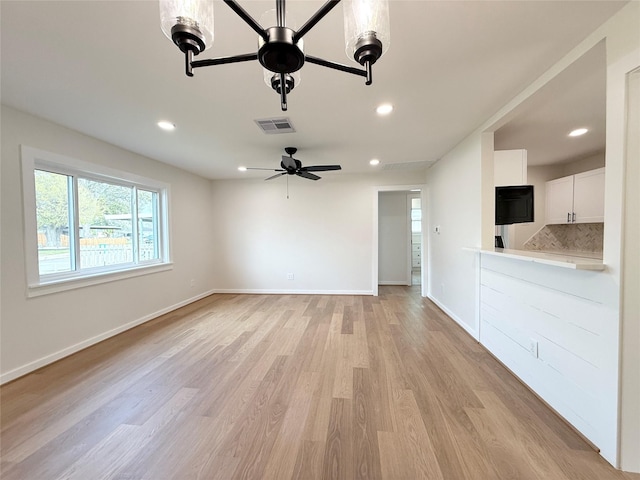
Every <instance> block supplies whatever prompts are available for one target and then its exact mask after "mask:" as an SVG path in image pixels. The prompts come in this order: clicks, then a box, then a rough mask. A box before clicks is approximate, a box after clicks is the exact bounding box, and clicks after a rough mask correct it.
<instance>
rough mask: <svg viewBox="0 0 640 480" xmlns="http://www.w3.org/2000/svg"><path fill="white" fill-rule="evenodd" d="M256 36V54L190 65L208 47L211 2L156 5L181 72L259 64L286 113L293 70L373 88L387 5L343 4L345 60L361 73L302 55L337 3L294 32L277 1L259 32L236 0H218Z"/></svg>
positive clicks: (364, 0) (369, 1)
mask: <svg viewBox="0 0 640 480" xmlns="http://www.w3.org/2000/svg"><path fill="white" fill-rule="evenodd" d="M223 1H224V3H226V4H227V5H228V6H229V7H230V8H231V9H232V10H233V11H234V12H235V13H236V14H237V15H238V16H239V17H240V18H241V19H242V20H244V21H245V23H246V24H247V25H249V26H250V27H251V28H252V29H253V30H254V31H255V32H256V33H257V34H258V51H257V52H256V53H247V54H242V55H234V56H231V57H222V58H211V59H207V60H193V57H194V56H196V55H198V54H199V53H201V52H203V51H204V50H206V49H207V48H209V47H210V46H211V45H212V44H213V1H212V0H160V21H161V26H162V31H163V32H164V34H165V35H166V36H167V37H168V38H169V39H171V40H172V41H173V43H175V44H176V45H177V47H178V48H179V49H180V50H181V51H182V52H183V53H184V58H185V73H186V75H187V76H189V77H192V76H193V69H194V68H199V67H208V66H211V65H222V64H225V63H238V62H248V61H252V60H258V61H259V62H260V64H261V65H262V66H263V67H264V69H265V81H266V82H267V85H269V86H270V87H271V88H273V89H274V90H275V91H276V92H277V93H278V94H279V95H280V105H281V108H282V110H283V111H286V110H287V94H288V93H290V92H291V90H293V88H294V87H295V86H296V84H297V83H299V75H298V73H297V72H298V70H300V69H301V68H302V66H303V65H304V63H305V62H309V63H314V64H316V65H320V66H323V67H328V68H332V69H334V70H339V71H341V72H346V73H351V74H353V75H359V76H362V77H365V79H366V80H365V84H366V85H371V83H372V69H371V67H372V65H373V64H374V63H376V61H377V60H378V59H379V58H380V57H381V56H382V55H383V54H384V53H385V52H386V50H387V49H388V48H389V3H388V0H344V1H343V10H344V35H345V44H346V51H347V57H348V58H353V59H354V60H355V61H356V62H358V63H359V64H360V65H361V66H362V67H364V69H361V68H356V67H351V66H348V65H342V64H339V63H335V62H330V61H328V60H324V59H322V58H318V57H313V56H311V55H305V53H304V42H303V37H304V36H305V34H307V33H308V32H309V30H311V29H312V28H313V27H314V26H315V25H316V24H317V23H318V22H319V21H320V20H322V18H324V16H325V15H327V14H328V13H329V12H330V11H331V10H332V9H333V8H334V7H335V6H336V5H337V4H338V3H340V0H329V1H327V2H326V3H325V4H324V5H323V6H322V7H321V8H320V9H319V10H318V11H317V12H316V13H314V14H313V15H312V16H311V18H310V19H309V20H307V22H306V23H305V24H304V25H303V26H302V27H300V28H299V29H298V30H294V29H293V28H290V27H288V26H287V22H286V18H285V0H276V10H275V20H274V22H275V25H273V26H269V27H267V28H264V27H263V26H262V25H260V24H259V23H258V22H257V21H256V20H254V19H253V18H252V17H251V15H249V14H248V13H247V11H246V10H244V9H243V8H242V7H241V6H240V5H239V4H238V2H237V1H235V0H223Z"/></svg>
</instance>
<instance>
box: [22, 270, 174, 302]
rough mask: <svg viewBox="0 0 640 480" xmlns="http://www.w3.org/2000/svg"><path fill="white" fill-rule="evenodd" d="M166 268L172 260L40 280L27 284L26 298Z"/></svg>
mask: <svg viewBox="0 0 640 480" xmlns="http://www.w3.org/2000/svg"><path fill="white" fill-rule="evenodd" d="M167 270H173V263H172V262H168V263H161V264H155V265H144V266H139V267H135V268H129V269H127V270H120V271H116V272H106V273H105V272H102V273H96V274H94V275H86V276H83V277H80V278H65V279H60V280H52V281H49V282H41V283H38V284H34V285H29V286H28V288H27V298H30V297H39V296H41V295H49V294H51V293H58V292H64V291H66V290H75V289H77V288H83V287H89V286H92V285H99V284H101V283H108V282H115V281H118V280H124V279H126V278H133V277H139V276H142V275H149V274H151V273H158V272H164V271H167Z"/></svg>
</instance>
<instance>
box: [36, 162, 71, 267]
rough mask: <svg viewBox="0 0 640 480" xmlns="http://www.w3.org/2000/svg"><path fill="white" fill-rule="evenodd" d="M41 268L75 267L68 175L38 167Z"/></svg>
mask: <svg viewBox="0 0 640 480" xmlns="http://www.w3.org/2000/svg"><path fill="white" fill-rule="evenodd" d="M34 174H35V183H36V222H37V223H36V224H37V231H38V269H39V272H40V275H46V274H48V273H56V272H69V271H70V270H71V269H72V263H71V245H70V243H71V242H69V218H70V211H69V180H70V177H68V176H67V175H61V174H58V173H50V172H45V171H43V170H35V171H34Z"/></svg>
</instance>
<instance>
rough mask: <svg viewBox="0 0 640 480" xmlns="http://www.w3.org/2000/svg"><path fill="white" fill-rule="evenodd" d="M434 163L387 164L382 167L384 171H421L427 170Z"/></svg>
mask: <svg viewBox="0 0 640 480" xmlns="http://www.w3.org/2000/svg"><path fill="white" fill-rule="evenodd" d="M432 163H433V162H429V161H425V160H423V161H420V162H404V163H385V164H383V165H382V170H421V169H423V168H427V167H428V166H430V165H431V164H432Z"/></svg>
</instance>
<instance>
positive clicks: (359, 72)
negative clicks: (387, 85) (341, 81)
mask: <svg viewBox="0 0 640 480" xmlns="http://www.w3.org/2000/svg"><path fill="white" fill-rule="evenodd" d="M304 58H305V60H306V61H307V62H309V63H315V64H316V65H320V66H322V67H328V68H333V69H334V70H340V71H341V72H346V73H352V74H353V75H359V76H360V77H366V78H368V75H367V70H360V69H359V68H355V67H349V66H347V65H342V64H340V63H335V62H330V61H329V60H324V59H322V58H318V57H312V56H311V55H305V57H304Z"/></svg>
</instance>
